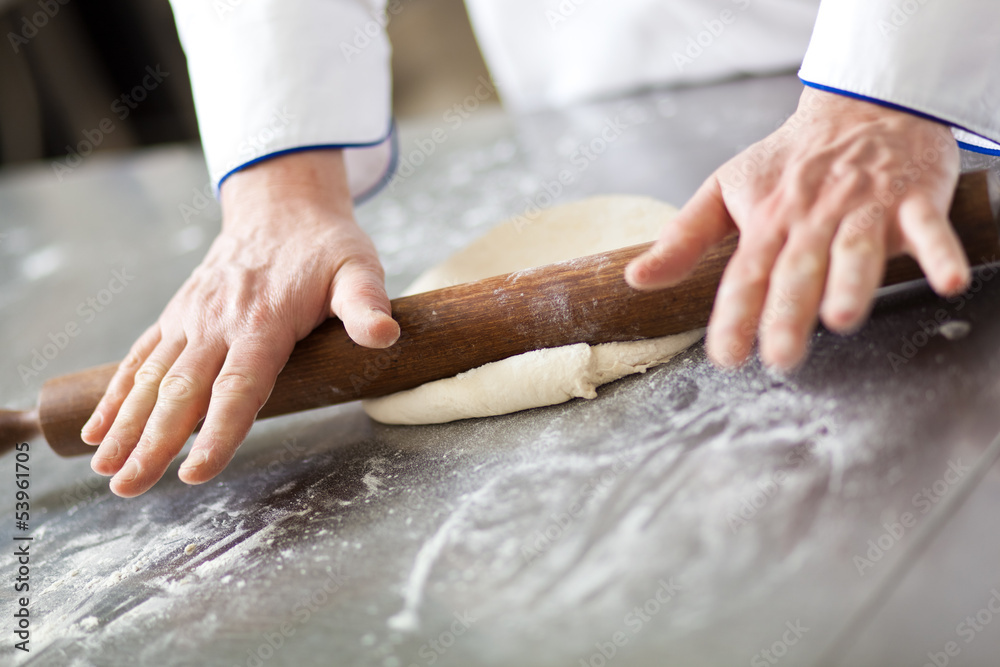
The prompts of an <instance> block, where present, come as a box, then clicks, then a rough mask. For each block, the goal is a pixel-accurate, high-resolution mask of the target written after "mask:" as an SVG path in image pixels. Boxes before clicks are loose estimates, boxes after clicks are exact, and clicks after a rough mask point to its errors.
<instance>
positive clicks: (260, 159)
mask: <svg viewBox="0 0 1000 667" xmlns="http://www.w3.org/2000/svg"><path fill="white" fill-rule="evenodd" d="M395 129H396V123H395V121H392V122H390V123H389V131H388V132H386V133H385V135H384V136H383V137H382V138H381V139H376V140H375V141H368V142H361V143H353V144H315V145H310V146H295V147H294V148H285V149H282V150H280V151H274V152H273V153H268V154H267V155H261V156H260V157H255V158H254V159H252V160H250V161H249V162H244V163H243V164H241V165H240V166H238V167H236V168H234V169H231V170H230V171H229V172H227V173H226V174H225V175H224V176H223V177H222V178H220V179H219V183H218V184H217V185H216V186H215V196H216V197H218V196H219V191H220V190H221V189H222V184H223V183H225V182H226V179H227V178H229V177H230V176H232V175H233V174H235V173H236V172H238V171H243V170H244V169H246V168H247V167H252V166H253V165H255V164H258V163H259V162H263V161H264V160H270V159H271V158H276V157H281V156H282V155H291V154H292V153H302V152H303V151H318V150H342V149H345V148H372V147H373V146H378V145H379V144H381V143H383V142H385V141H386V140H387V139H389V138H391V137H392V136H393V134H394V132H395ZM393 154H394V155H395V145H394V148H393ZM393 169H395V163H393ZM365 195H366V196H367V195H368V193H365Z"/></svg>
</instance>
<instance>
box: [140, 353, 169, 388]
mask: <svg viewBox="0 0 1000 667" xmlns="http://www.w3.org/2000/svg"><path fill="white" fill-rule="evenodd" d="M166 372H167V369H166V367H165V366H164V365H163V364H161V363H159V362H156V361H150V360H149V359H147V360H146V362H145V363H143V364H142V366H140V367H139V370H137V371H136V372H135V376H134V379H135V384H136V386H139V387H146V388H148V387H154V386H158V385H159V384H160V379H161V378H162V377H163V376H164V375H165V374H166Z"/></svg>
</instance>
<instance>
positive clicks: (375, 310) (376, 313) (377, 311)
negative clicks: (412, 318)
mask: <svg viewBox="0 0 1000 667" xmlns="http://www.w3.org/2000/svg"><path fill="white" fill-rule="evenodd" d="M368 311H369V312H370V313H371V315H372V317H374V318H376V319H382V318H383V317H388V318H389V319H390V320H391V319H392V315H391V314H390V313H388V312H386V311H385V310H383V309H381V308H379V307H377V306H369V307H368Z"/></svg>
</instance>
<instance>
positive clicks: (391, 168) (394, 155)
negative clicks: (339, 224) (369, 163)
mask: <svg viewBox="0 0 1000 667" xmlns="http://www.w3.org/2000/svg"><path fill="white" fill-rule="evenodd" d="M389 139H390V141H391V143H390V144H389V164H388V166H387V167H386V170H385V173H384V174H383V175H382V178H380V179H379V181H378V183H376V184H375V185H373V186H372V187H370V188H369V189H368V190H367V191H365V192H362V193H361V194H360V195H358V196H357V197H355V198H354V203H355V205H358V206H360V205H361V204H364V203H365V202H366V201H368V200H369V199H371V198H372V197H374V196H375V195H377V194H378V193H380V192H382V190H383V189H384V188H385V186H387V185H389V183H390V182H391V181H392V179H393V177H394V176H395V175H396V169H397V168H398V167H399V133H398V132H396V120H395V119H393V121H392V127H390V128H389Z"/></svg>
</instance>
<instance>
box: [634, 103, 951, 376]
mask: <svg viewBox="0 0 1000 667" xmlns="http://www.w3.org/2000/svg"><path fill="white" fill-rule="evenodd" d="M958 174H959V155H958V146H957V144H956V142H955V140H954V139H953V138H952V136H951V132H950V131H949V129H948V128H947V127H945V126H944V125H941V124H940V123H936V122H934V121H931V120H926V119H924V118H920V117H918V116H915V115H912V114H908V113H905V112H901V111H895V110H893V109H889V108H886V107H882V106H879V105H876V104H872V103H869V102H864V101H859V100H855V99H851V98H848V97H843V96H840V95H835V94H832V93H826V92H822V91H818V90H813V89H811V88H806V89H805V90H804V91H803V93H802V97H801V99H800V100H799V107H798V109H797V110H796V112H795V113H794V114H793V115H792V116H791V117H790V118H789V119H788V120H787V121H786V122H785V123H784V125H782V127H781V128H779V129H778V130H777V131H776V132H774V133H773V134H771V135H770V136H769V137H767V138H766V139H764V140H763V141H761V142H758V143H757V144H754V145H753V146H751V147H750V148H748V149H747V150H745V151H743V152H742V153H740V154H739V155H737V156H736V157H735V158H733V159H732V160H730V161H729V162H727V163H726V164H724V165H722V167H720V168H719V169H718V170H717V171H716V172H715V173H714V174H712V175H711V176H710V177H709V178H708V180H707V181H705V183H704V184H703V185H702V186H701V188H699V190H698V191H697V192H696V193H695V195H694V197H692V199H691V200H690V201H689V202H688V203H687V205H686V206H684V208H683V209H681V211H680V213H679V214H678V215H677V217H676V218H674V219H673V220H672V221H671V222H670V224H668V225H667V227H666V228H665V229H664V230H663V231H662V233H661V234H660V237H659V240H658V241H657V242H656V243H655V244H654V245H653V247H652V248H651V249H650V250H649V251H648V252H646V253H644V254H643V255H642V256H640V257H638V258H636V259H635V260H634V261H633V262H632V263H631V264H630V265H629V266H628V267H627V269H626V279H627V280H628V282H629V283H630V284H631V285H632V286H633V287H635V288H637V289H658V288H662V287H668V286H670V285H673V284H676V283H678V282H680V281H681V280H683V279H684V277H685V276H686V275H687V274H688V273H689V272H690V271H691V270H692V269H693V268H694V266H695V264H696V263H697V262H698V260H699V259H700V258H701V256H702V255H703V254H704V253H705V252H706V251H707V250H708V249H709V248H710V247H712V246H713V245H715V244H716V243H718V242H719V241H721V240H723V239H724V238H725V237H727V236H729V235H730V234H731V233H733V232H735V231H739V232H740V239H739V245H738V247H737V249H736V252H735V253H733V256H732V258H731V259H730V261H729V264H728V265H727V266H726V270H725V272H724V274H723V276H722V281H721V282H720V284H719V290H718V293H717V296H716V299H715V305H714V307H713V310H712V317H711V320H710V321H709V325H708V335H707V337H706V347H707V350H708V354H709V357H711V358H712V359H713V360H714V361H715V362H716V363H718V364H719V365H721V366H726V367H733V366H738V365H740V364H742V363H743V362H744V361H745V360H746V359H747V357H748V356H749V354H750V351H751V349H752V346H753V342H754V338H755V336H756V334H757V333H758V331H759V333H760V339H761V340H760V356H761V358H762V360H763V361H764V363H765V364H767V365H768V366H771V367H774V368H777V369H780V370H789V369H792V368H794V367H795V366H796V365H798V364H799V363H800V362H801V361H802V360H803V359H804V358H805V355H806V352H807V348H808V340H809V337H810V335H811V334H812V331H813V329H814V328H815V326H816V320H817V316H819V317H820V318H821V319H822V321H823V323H824V324H825V325H826V326H827V327H828V328H829V329H831V330H833V331H835V332H839V333H849V332H851V331H853V330H855V329H856V328H858V327H859V326H860V325H861V324H862V323H863V322H864V320H865V318H866V317H867V315H868V312H869V310H870V308H871V305H872V301H873V299H874V294H875V290H876V289H877V288H878V287H879V285H880V284H881V281H882V276H883V273H884V269H885V262H886V259H887V258H889V257H893V256H895V255H898V254H901V253H904V252H905V253H907V254H909V255H911V256H913V257H914V258H915V259H916V260H917V261H918V262H919V264H920V266H921V267H922V268H923V270H924V273H925V274H926V275H927V279H928V281H929V282H930V284H931V287H933V288H934V290H935V291H936V292H937V293H938V294H942V295H951V294H956V293H959V292H961V291H962V290H963V289H964V288H965V287H966V285H967V284H968V282H969V279H970V270H969V264H968V260H967V259H966V257H965V253H964V252H963V251H962V247H961V245H960V243H959V241H958V238H957V236H956V235H955V232H954V230H953V229H952V227H951V224H950V223H949V221H948V208H949V206H950V203H951V199H952V196H953V194H954V190H955V185H956V183H957V180H958Z"/></svg>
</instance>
